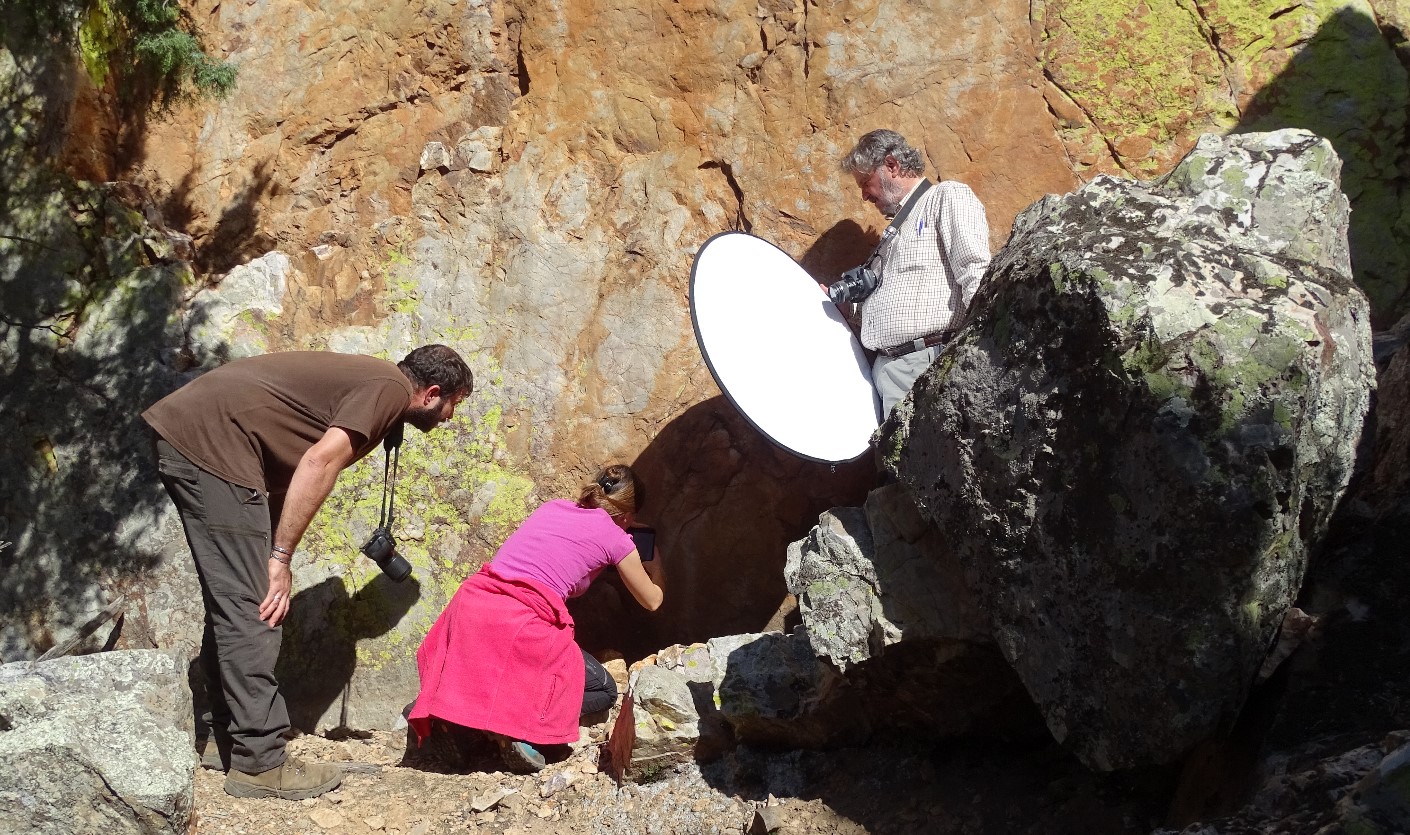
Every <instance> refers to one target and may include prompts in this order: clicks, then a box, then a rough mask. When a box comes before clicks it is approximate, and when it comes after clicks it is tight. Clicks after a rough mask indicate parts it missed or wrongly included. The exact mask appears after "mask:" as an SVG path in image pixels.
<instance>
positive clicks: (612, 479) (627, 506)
mask: <svg viewBox="0 0 1410 835" xmlns="http://www.w3.org/2000/svg"><path fill="white" fill-rule="evenodd" d="M578 504H579V505H580V506H582V507H596V508H601V509H602V510H605V511H607V514H608V515H609V516H611V517H612V518H614V519H615V518H617V517H619V516H621V515H622V514H624V513H635V512H636V511H638V510H641V507H642V505H644V504H646V487H645V485H643V484H642V483H641V482H640V481H638V480H637V477H636V473H635V472H633V471H632V468H631V467H628V466H627V465H626V464H611V465H609V466H606V467H603V468H602V469H601V470H599V471H598V473H597V475H596V476H594V477H593V480H592V481H590V482H588V483H587V484H585V485H583V490H582V493H581V494H579V496H578Z"/></svg>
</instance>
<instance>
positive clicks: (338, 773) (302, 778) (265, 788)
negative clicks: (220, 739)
mask: <svg viewBox="0 0 1410 835" xmlns="http://www.w3.org/2000/svg"><path fill="white" fill-rule="evenodd" d="M342 782H343V770H342V769H341V768H338V767H337V766H336V765H329V764H328V763H306V762H303V761H302V760H297V759H294V758H293V757H289V758H288V759H286V760H284V764H283V765H281V766H279V767H278V768H271V769H270V770H268V771H265V772H261V773H259V774H246V773H245V772H243V771H239V770H236V769H234V768H232V769H230V773H229V774H226V775H225V793H226V794H228V795H230V796H232V797H280V798H283V799H284V800H307V799H309V798H310V797H318V796H319V795H320V794H323V793H324V792H326V791H329V790H331V789H336V788H337V787H338V784H339V783H342Z"/></svg>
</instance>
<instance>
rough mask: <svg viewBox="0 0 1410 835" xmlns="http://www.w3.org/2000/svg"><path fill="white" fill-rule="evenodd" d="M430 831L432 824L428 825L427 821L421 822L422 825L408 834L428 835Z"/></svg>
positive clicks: (416, 826) (415, 827) (413, 828)
mask: <svg viewBox="0 0 1410 835" xmlns="http://www.w3.org/2000/svg"><path fill="white" fill-rule="evenodd" d="M430 831H431V824H429V823H427V822H426V821H421V822H420V823H418V824H416V825H415V826H413V827H411V831H410V832H408V833H407V835H426V833H428V832H430Z"/></svg>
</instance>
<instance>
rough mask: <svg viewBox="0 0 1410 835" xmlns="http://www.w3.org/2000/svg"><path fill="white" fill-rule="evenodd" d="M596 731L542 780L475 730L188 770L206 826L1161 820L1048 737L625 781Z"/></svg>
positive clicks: (606, 831)
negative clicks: (288, 781)
mask: <svg viewBox="0 0 1410 835" xmlns="http://www.w3.org/2000/svg"><path fill="white" fill-rule="evenodd" d="M605 728H606V726H605V725H597V726H594V727H592V728H589V729H585V733H584V738H583V740H582V741H581V742H580V743H579V744H578V745H575V746H561V747H560V748H559V749H557V750H549V751H545V753H546V754H547V755H548V756H549V759H550V764H549V767H548V768H547V769H545V770H544V771H543V772H541V773H540V774H537V775H529V776H525V775H518V774H511V773H508V772H506V771H504V770H503V766H502V764H501V763H500V761H499V759H498V756H497V752H496V749H495V748H494V746H493V745H492V744H491V743H489V742H488V741H487V740H483V739H480V738H477V737H475V736H473V735H470V736H467V737H465V738H463V739H461V740H459V742H458V743H457V744H451V743H449V742H444V743H441V744H436V745H428V746H427V747H426V748H425V749H422V750H420V751H416V752H412V753H411V754H408V753H407V750H406V748H407V746H406V738H405V735H404V734H403V733H391V732H373V733H370V734H367V735H365V736H363V737H362V738H349V739H341V740H334V739H327V738H324V737H316V736H302V737H299V738H298V739H295V740H293V741H292V742H291V743H290V751H291V752H293V753H294V754H295V755H297V756H300V757H303V758H305V759H309V760H317V761H323V762H341V763H345V764H346V767H347V768H348V770H349V773H348V775H347V777H346V778H345V780H344V782H343V785H342V786H341V787H340V788H338V789H337V790H335V791H333V792H329V793H328V794H326V795H324V796H322V797H318V798H314V799H312V800H305V801H297V802H294V801H280V800H246V799H240V798H234V797H230V796H228V795H226V794H225V792H224V790H223V788H222V786H223V781H224V775H222V774H221V773H219V772H216V771H209V770H204V769H201V770H198V773H197V775H196V810H197V823H196V827H195V828H194V830H193V831H194V832H198V833H201V835H290V834H291V833H319V834H320V835H323V834H324V833H326V835H354V833H356V835H363V834H364V833H381V835H437V834H438V833H463V832H481V833H497V835H548V833H593V835H617V834H618V833H620V835H640V833H661V835H667V834H668V833H670V834H672V835H709V834H710V833H739V832H749V831H751V830H750V829H749V827H750V826H751V824H753V823H754V818H755V816H756V813H758V812H759V811H760V810H762V809H764V808H765V807H767V806H769V805H772V806H774V807H775V808H774V809H772V810H770V811H769V813H768V819H769V820H773V821H781V826H780V827H779V828H778V829H776V830H774V831H776V832H780V833H814V834H815V835H859V834H860V833H897V834H898V835H899V834H900V833H932V832H974V833H982V832H1011V833H1035V835H1036V833H1045V835H1047V834H1050V833H1058V832H1083V833H1092V835H1099V833H1126V832H1149V831H1151V830H1152V829H1154V828H1155V827H1157V826H1158V825H1159V823H1160V819H1159V818H1160V815H1161V814H1162V813H1163V811H1164V808H1163V807H1164V802H1165V798H1166V797H1167V796H1168V794H1167V793H1168V789H1169V786H1168V783H1167V781H1166V775H1144V776H1142V777H1140V778H1133V777H1132V776H1130V775H1126V776H1123V777H1118V778H1113V777H1110V776H1106V777H1102V776H1099V775H1094V774H1092V773H1090V772H1088V771H1087V770H1086V769H1084V768H1082V766H1081V765H1080V764H1078V763H1077V762H1076V761H1075V760H1074V759H1072V758H1071V757H1070V756H1068V755H1067V754H1065V753H1064V752H1062V751H1061V750H1060V749H1058V748H1056V747H1055V746H1051V745H1031V746H1026V747H1025V746H1014V745H1000V744H994V743H986V744H983V745H958V746H957V745H948V746H941V747H937V746H934V745H930V744H924V743H919V742H916V741H912V740H887V741H882V742H878V743H877V744H874V745H871V746H868V747H864V748H850V749H844V750H837V751H829V752H803V751H785V752H770V751H759V750H755V749H750V748H747V747H741V748H739V749H737V750H736V751H734V752H732V753H731V754H730V755H729V756H727V757H725V758H723V759H721V760H718V761H716V762H714V763H708V764H703V765H702V764H699V763H693V762H692V763H685V764H682V765H677V766H674V767H672V768H670V769H667V770H664V771H662V772H660V773H658V774H655V775H652V778H651V779H650V780H649V781H648V782H645V783H641V784H635V783H627V784H625V785H623V786H622V787H621V788H618V786H617V785H616V784H615V783H614V782H613V780H612V779H611V778H610V777H608V776H607V775H605V774H602V773H599V771H598V767H597V765H598V746H597V744H596V743H598V742H600V741H601V739H602V735H603V733H604V731H605Z"/></svg>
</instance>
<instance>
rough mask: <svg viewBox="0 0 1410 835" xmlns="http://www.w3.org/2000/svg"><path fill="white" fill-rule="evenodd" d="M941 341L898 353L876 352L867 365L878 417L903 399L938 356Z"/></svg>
mask: <svg viewBox="0 0 1410 835" xmlns="http://www.w3.org/2000/svg"><path fill="white" fill-rule="evenodd" d="M942 347H944V346H941V345H932V346H930V347H929V348H922V349H921V350H919V351H912V352H911V353H909V354H902V355H901V356H899V357H888V356H886V355H885V354H877V355H876V359H875V360H874V361H873V362H872V365H871V380H872V383H873V384H874V385H875V386H876V393H877V394H879V395H881V419H882V420H886V419H887V418H888V417H890V416H891V410H892V409H894V408H896V404H897V403H900V402H901V401H902V400H904V399H905V397H906V393H907V392H909V391H910V390H911V386H914V385H915V383H916V380H917V379H918V378H919V377H920V375H922V374H924V373H925V369H927V368H929V367H930V364H931V363H933V362H935V358H936V357H938V356H940V349H941V348H942Z"/></svg>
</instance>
